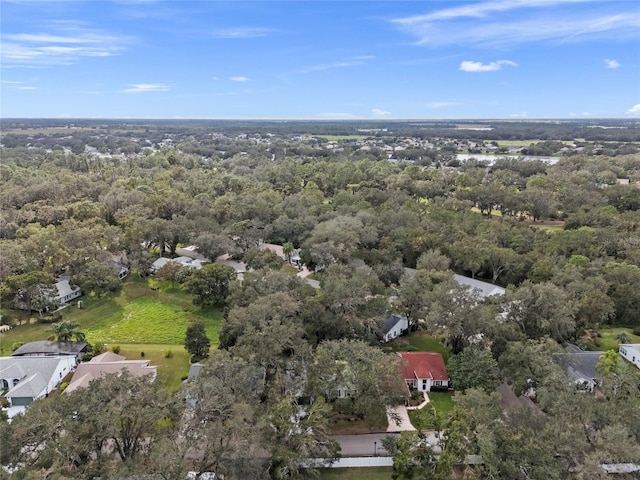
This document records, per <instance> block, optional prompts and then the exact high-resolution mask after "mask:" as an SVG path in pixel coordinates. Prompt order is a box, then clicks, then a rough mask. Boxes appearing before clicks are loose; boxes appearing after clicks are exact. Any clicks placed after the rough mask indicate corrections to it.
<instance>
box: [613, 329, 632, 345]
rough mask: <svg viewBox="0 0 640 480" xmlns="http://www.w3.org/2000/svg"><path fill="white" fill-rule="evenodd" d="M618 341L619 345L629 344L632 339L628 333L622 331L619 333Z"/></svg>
mask: <svg viewBox="0 0 640 480" xmlns="http://www.w3.org/2000/svg"><path fill="white" fill-rule="evenodd" d="M616 340H618V343H629V342H630V341H631V337H630V336H629V334H628V333H627V332H625V331H624V330H621V331H619V332H618V333H617V335H616Z"/></svg>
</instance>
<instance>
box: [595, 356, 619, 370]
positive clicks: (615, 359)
mask: <svg viewBox="0 0 640 480" xmlns="http://www.w3.org/2000/svg"><path fill="white" fill-rule="evenodd" d="M619 365H620V356H619V355H618V352H616V351H615V350H607V351H606V352H604V353H603V354H602V355H600V357H598V363H597V364H596V370H597V371H598V373H599V374H601V375H604V376H607V375H609V374H611V373H615V371H616V370H617V369H618V366H619Z"/></svg>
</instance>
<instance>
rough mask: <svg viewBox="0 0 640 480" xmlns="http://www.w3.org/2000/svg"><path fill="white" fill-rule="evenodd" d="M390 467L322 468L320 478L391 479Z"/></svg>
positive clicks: (341, 479) (334, 479) (333, 479)
mask: <svg viewBox="0 0 640 480" xmlns="http://www.w3.org/2000/svg"><path fill="white" fill-rule="evenodd" d="M392 474H393V468H392V467H368V468H323V469H322V470H320V480H391V475H392Z"/></svg>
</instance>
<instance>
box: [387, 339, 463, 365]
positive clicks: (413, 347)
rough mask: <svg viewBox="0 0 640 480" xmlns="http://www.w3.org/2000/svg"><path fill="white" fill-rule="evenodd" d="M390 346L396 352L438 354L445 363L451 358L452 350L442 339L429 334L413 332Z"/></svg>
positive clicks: (394, 341)
mask: <svg viewBox="0 0 640 480" xmlns="http://www.w3.org/2000/svg"><path fill="white" fill-rule="evenodd" d="M389 345H390V347H391V350H392V351H394V352H438V353H440V354H441V355H442V358H444V362H445V363H447V360H448V359H449V356H451V350H449V349H448V348H447V347H446V346H445V345H444V344H443V343H442V342H441V341H440V338H438V337H434V336H431V335H429V334H428V333H427V332H413V333H411V334H409V335H407V336H404V337H399V338H396V339H395V340H393V341H392V342H391V343H390V344H389Z"/></svg>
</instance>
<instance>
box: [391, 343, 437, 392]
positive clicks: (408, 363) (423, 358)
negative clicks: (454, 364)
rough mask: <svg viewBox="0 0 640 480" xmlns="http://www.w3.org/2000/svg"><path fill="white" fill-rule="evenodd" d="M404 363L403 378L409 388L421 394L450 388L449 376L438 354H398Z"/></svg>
mask: <svg viewBox="0 0 640 480" xmlns="http://www.w3.org/2000/svg"><path fill="white" fill-rule="evenodd" d="M397 354H398V356H399V357H400V359H401V361H402V377H403V378H404V381H405V382H407V386H409V387H413V388H415V389H417V390H419V391H421V392H430V391H431V389H432V388H445V389H446V388H448V387H449V374H448V373H447V368H446V367H445V365H444V359H443V358H442V355H441V354H439V353H436V352H397Z"/></svg>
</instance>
